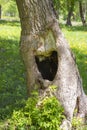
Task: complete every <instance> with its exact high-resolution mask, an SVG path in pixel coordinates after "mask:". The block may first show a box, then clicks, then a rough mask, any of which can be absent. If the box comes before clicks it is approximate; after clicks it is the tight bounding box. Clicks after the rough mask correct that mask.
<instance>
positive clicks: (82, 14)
mask: <svg viewBox="0 0 87 130" xmlns="http://www.w3.org/2000/svg"><path fill="white" fill-rule="evenodd" d="M79 11H80V17H81V21H82V24H83V26H85V25H86V19H85V18H84V13H83V7H82V1H79Z"/></svg>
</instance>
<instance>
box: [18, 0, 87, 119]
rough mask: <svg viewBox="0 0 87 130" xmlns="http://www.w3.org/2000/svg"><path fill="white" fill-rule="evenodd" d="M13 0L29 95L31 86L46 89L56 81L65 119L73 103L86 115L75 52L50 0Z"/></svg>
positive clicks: (68, 115)
mask: <svg viewBox="0 0 87 130" xmlns="http://www.w3.org/2000/svg"><path fill="white" fill-rule="evenodd" d="M16 2H17V6H18V10H19V15H20V21H21V28H22V32H21V39H20V42H21V44H20V49H21V54H22V57H23V60H24V64H25V67H26V72H27V86H28V92H29V95H30V94H31V92H32V90H37V91H40V89H44V91H45V89H46V88H48V87H49V85H56V86H57V90H56V92H55V96H56V97H57V98H58V99H59V100H60V102H61V103H62V105H63V107H64V110H65V115H66V118H67V120H68V121H71V119H72V117H73V112H74V109H75V107H76V105H78V113H79V115H84V116H85V114H86V113H87V103H86V95H85V94H84V92H83V89H82V82H81V78H80V75H79V72H78V68H77V66H76V63H75V58H74V55H73V53H72V52H71V50H70V48H69V45H68V43H67V41H66V39H65V38H64V36H63V34H62V32H61V30H60V28H59V25H58V21H57V20H56V17H55V15H54V11H53V8H52V1H49V0H22V1H21V0H16ZM77 99H78V100H77ZM77 101H78V102H77ZM77 103H78V104H77ZM83 106H84V108H83Z"/></svg>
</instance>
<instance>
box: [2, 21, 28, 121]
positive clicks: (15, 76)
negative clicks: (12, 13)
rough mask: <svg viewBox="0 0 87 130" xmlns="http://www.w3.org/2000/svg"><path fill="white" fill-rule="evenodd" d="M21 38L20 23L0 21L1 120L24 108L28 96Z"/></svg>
mask: <svg viewBox="0 0 87 130" xmlns="http://www.w3.org/2000/svg"><path fill="white" fill-rule="evenodd" d="M19 38H20V23H19V22H16V21H15V22H14V21H13V23H12V22H8V21H0V120H4V119H5V118H8V117H9V116H11V114H12V112H13V109H18V108H20V107H22V106H24V100H25V98H26V95H27V94H26V87H25V85H26V82H25V74H24V66H23V63H22V61H21V57H20V52H19Z"/></svg>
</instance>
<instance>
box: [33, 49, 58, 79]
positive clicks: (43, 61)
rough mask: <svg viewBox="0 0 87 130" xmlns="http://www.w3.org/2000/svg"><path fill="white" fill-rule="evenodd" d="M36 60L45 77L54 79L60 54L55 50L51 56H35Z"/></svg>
mask: <svg viewBox="0 0 87 130" xmlns="http://www.w3.org/2000/svg"><path fill="white" fill-rule="evenodd" d="M35 61H36V64H37V67H38V70H39V71H40V73H41V75H42V77H43V79H47V80H49V81H53V79H54V78H55V75H56V73H57V69H58V55H57V52H56V51H53V52H52V53H51V54H50V56H43V55H42V56H35Z"/></svg>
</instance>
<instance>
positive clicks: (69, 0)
mask: <svg viewBox="0 0 87 130" xmlns="http://www.w3.org/2000/svg"><path fill="white" fill-rule="evenodd" d="M75 2H76V1H75V0H67V2H66V4H67V11H68V15H67V21H66V25H70V26H72V23H71V16H72V15H73V11H74V6H75Z"/></svg>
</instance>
